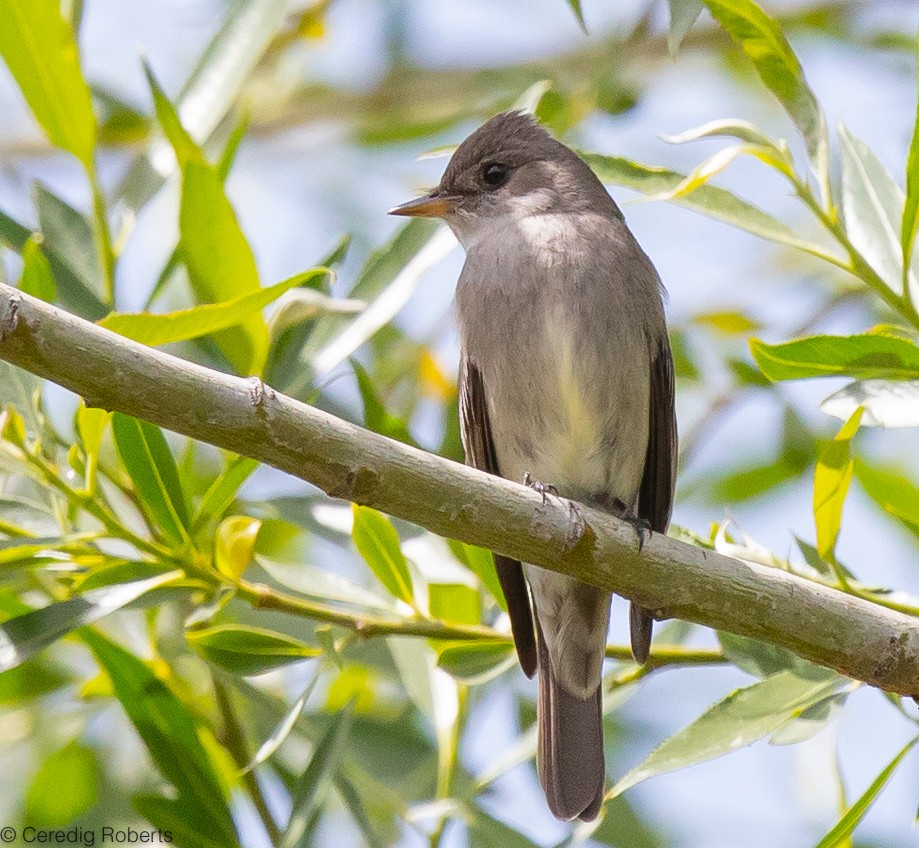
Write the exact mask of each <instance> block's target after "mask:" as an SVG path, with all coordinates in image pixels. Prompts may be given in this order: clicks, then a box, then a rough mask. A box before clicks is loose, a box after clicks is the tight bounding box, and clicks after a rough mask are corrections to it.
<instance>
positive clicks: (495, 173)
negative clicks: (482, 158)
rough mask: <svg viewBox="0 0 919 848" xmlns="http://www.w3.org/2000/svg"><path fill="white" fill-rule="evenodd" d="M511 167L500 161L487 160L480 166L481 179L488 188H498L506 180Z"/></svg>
mask: <svg viewBox="0 0 919 848" xmlns="http://www.w3.org/2000/svg"><path fill="white" fill-rule="evenodd" d="M510 173H511V169H510V168H509V167H508V166H507V165H502V164H501V163H500V162H489V163H488V164H487V165H485V167H484V168H482V181H483V182H484V183H485V185H487V186H488V187H489V188H498V187H500V186H502V185H504V183H506V182H507V178H508V176H510Z"/></svg>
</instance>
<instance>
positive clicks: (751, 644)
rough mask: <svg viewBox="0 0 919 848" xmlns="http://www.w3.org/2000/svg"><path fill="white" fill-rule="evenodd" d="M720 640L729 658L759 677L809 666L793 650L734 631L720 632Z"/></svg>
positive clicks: (744, 669) (739, 666)
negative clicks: (736, 633) (737, 633)
mask: <svg viewBox="0 0 919 848" xmlns="http://www.w3.org/2000/svg"><path fill="white" fill-rule="evenodd" d="M718 641H719V642H720V643H721V647H722V648H723V649H724V653H725V655H726V656H727V658H728V659H729V660H730V661H731V662H732V663H734V665H736V666H737V667H738V668H740V669H742V670H743V671H746V672H747V673H748V674H753V675H756V676H757V677H769V676H770V675H772V674H777V673H778V672H781V671H789V670H791V669H804V668H808V667H809V664H808V663H807V662H805V661H804V660H802V659H800V658H799V657H797V656H795V655H794V654H793V653H791V651H786V650H785V649H784V648H779V647H776V646H775V645H771V644H770V643H769V642H761V641H760V640H759V639H750V638H748V637H746V636H737V635H735V634H734V633H724V632H720V631H719V633H718Z"/></svg>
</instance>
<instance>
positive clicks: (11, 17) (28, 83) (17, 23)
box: [0, 0, 96, 170]
mask: <svg viewBox="0 0 919 848" xmlns="http://www.w3.org/2000/svg"><path fill="white" fill-rule="evenodd" d="M0 55H2V56H3V59H4V61H5V62H6V64H7V66H8V67H9V69H10V71H11V72H12V74H13V76H14V77H15V78H16V82H17V83H18V84H19V88H20V90H21V91H22V94H23V96H24V97H25V99H26V101H27V102H28V104H29V108H30V109H31V110H32V114H33V115H35V118H36V120H37V121H38V123H39V124H41V126H42V129H44V131H45V132H46V133H47V134H48V138H49V139H51V141H52V143H53V144H56V145H57V146H58V147H61V148H63V149H64V150H67V151H69V152H70V153H72V154H73V155H74V156H76V157H77V158H78V159H79V160H80V161H81V162H82V163H83V164H84V165H85V166H86V168H87V169H90V170H91V169H92V162H93V148H94V147H95V144H96V119H95V117H94V115H93V104H92V98H91V97H90V94H89V86H87V84H86V80H84V79H83V73H82V71H81V70H80V56H79V53H78V51H77V43H76V39H74V37H73V30H72V29H71V27H70V24H69V23H68V22H67V21H66V20H64V16H63V15H62V14H61V5H60V3H59V2H58V0H28V2H21V0H3V2H0Z"/></svg>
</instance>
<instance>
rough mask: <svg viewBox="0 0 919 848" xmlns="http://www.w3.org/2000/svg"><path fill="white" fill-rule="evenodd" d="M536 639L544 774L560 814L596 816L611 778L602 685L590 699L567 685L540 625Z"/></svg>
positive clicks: (540, 758) (541, 772) (544, 782)
mask: <svg viewBox="0 0 919 848" xmlns="http://www.w3.org/2000/svg"><path fill="white" fill-rule="evenodd" d="M537 640H538V645H539V704H538V709H537V714H538V721H539V751H538V758H537V760H538V766H539V780H540V783H542V787H543V790H544V791H545V793H546V800H547V802H548V804H549V809H550V810H551V811H552V813H553V814H554V815H555V816H556V817H557V818H560V819H563V820H565V821H570V820H571V819H575V818H580V819H582V820H583V821H591V820H593V819H594V818H596V816H597V813H598V812H599V810H600V807H601V805H602V803H603V794H604V782H605V779H606V768H605V764H604V761H603V723H602V722H603V717H602V706H601V693H600V687H599V686H597V689H596V691H595V693H594V694H593V695H592V696H590V697H588V698H586V699H581V698H578V697H577V696H576V695H572V694H571V693H570V692H568V691H566V690H565V689H564V688H563V687H562V686H561V685H560V683H559V681H558V679H557V677H556V675H555V674H554V673H553V671H552V667H551V664H550V662H549V651H548V649H547V647H546V642H545V639H544V638H543V636H542V633H540V632H538V630H537Z"/></svg>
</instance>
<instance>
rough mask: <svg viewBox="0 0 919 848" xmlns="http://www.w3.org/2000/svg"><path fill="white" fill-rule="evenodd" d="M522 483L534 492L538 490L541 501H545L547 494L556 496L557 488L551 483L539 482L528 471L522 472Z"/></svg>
mask: <svg viewBox="0 0 919 848" xmlns="http://www.w3.org/2000/svg"><path fill="white" fill-rule="evenodd" d="M523 485H524V486H526V487H527V488H529V489H532V490H533V491H534V492H539V494H540V495H542V502H543V503H545V502H546V497H547V496H548V495H553V496H554V497H556V498H557V497H558V496H559V495H558V489H556V488H555V486H553V485H552V484H551V483H540V482H539V480H534V479H533V477H532V475H531V474H530V472H529V471H525V472H524V473H523Z"/></svg>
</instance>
